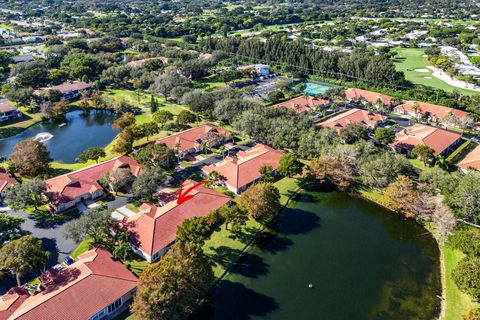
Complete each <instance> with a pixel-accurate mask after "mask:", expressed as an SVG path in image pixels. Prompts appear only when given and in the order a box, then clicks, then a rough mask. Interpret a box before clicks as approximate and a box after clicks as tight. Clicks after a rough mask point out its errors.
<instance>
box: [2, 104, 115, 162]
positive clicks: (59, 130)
mask: <svg viewBox="0 0 480 320" xmlns="http://www.w3.org/2000/svg"><path fill="white" fill-rule="evenodd" d="M66 118H67V121H66V122H67V125H66V126H64V127H59V126H58V123H53V122H52V123H38V124H36V125H34V126H32V127H30V128H28V129H27V130H25V131H23V132H22V133H20V134H18V135H16V136H13V137H10V138H7V139H0V156H5V157H6V156H8V155H9V154H10V153H11V152H12V150H13V148H14V147H15V145H16V144H17V143H18V142H20V141H22V140H25V139H28V138H32V137H37V135H39V134H50V135H51V136H53V137H51V138H50V139H48V138H46V139H45V140H46V141H45V142H44V143H45V144H46V146H47V148H48V151H50V157H51V158H52V159H53V160H55V161H59V162H64V163H74V162H75V158H76V157H77V156H78V155H79V154H80V153H82V151H83V150H85V149H88V148H90V147H105V146H106V145H108V144H109V143H110V141H112V140H113V138H115V136H116V135H117V133H118V131H117V130H113V129H112V122H113V115H112V114H111V113H110V112H107V111H91V112H90V113H89V114H83V113H82V111H72V112H69V113H67V115H66ZM47 139H48V140H47Z"/></svg>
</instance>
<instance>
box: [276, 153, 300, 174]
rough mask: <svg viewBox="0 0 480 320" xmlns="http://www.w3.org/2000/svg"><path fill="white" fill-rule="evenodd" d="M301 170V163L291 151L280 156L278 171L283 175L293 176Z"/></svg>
mask: <svg viewBox="0 0 480 320" xmlns="http://www.w3.org/2000/svg"><path fill="white" fill-rule="evenodd" d="M300 170H301V164H300V162H298V160H297V157H296V156H295V155H294V154H293V153H287V154H284V155H283V156H282V157H281V158H280V163H279V167H278V172H279V173H280V174H281V175H282V176H285V177H293V176H294V175H296V174H297V173H299V172H300Z"/></svg>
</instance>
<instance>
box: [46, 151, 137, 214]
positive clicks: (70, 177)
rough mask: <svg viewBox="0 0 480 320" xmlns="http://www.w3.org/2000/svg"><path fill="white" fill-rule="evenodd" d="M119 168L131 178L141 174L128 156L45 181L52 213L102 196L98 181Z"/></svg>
mask: <svg viewBox="0 0 480 320" xmlns="http://www.w3.org/2000/svg"><path fill="white" fill-rule="evenodd" d="M120 168H126V169H129V170H130V173H131V174H132V175H133V176H135V177H136V176H138V175H139V174H140V173H141V172H142V168H141V166H140V164H139V163H138V162H137V161H135V160H134V159H133V158H130V157H128V156H120V157H117V158H114V159H112V160H109V161H105V162H102V163H98V164H95V165H93V166H90V167H87V168H84V169H81V170H78V171H74V172H71V173H67V174H64V175H61V176H58V177H55V178H51V179H48V180H45V184H46V186H47V190H46V191H45V194H46V196H47V197H48V198H49V200H50V207H51V208H52V210H53V211H55V212H59V211H63V210H67V209H70V208H73V207H75V206H76V205H77V204H78V203H80V202H82V201H86V200H95V199H98V198H99V197H101V196H103V195H104V189H103V187H102V186H101V185H100V183H99V181H100V179H101V178H102V177H103V176H104V174H106V173H109V172H110V173H111V172H113V171H115V170H118V169H120Z"/></svg>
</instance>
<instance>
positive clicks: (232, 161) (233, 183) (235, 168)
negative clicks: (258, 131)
mask: <svg viewBox="0 0 480 320" xmlns="http://www.w3.org/2000/svg"><path fill="white" fill-rule="evenodd" d="M282 155H283V152H282V151H279V150H275V149H273V148H270V147H268V146H266V145H263V144H257V145H255V146H254V147H252V148H251V149H248V150H247V151H240V152H238V153H237V155H236V156H233V157H226V158H225V159H224V160H223V161H222V162H219V163H216V164H212V165H210V166H207V167H204V168H203V169H202V170H203V172H205V173H206V174H209V173H211V172H213V171H216V172H218V173H219V174H220V176H222V180H223V183H224V184H225V186H226V187H227V189H228V190H230V191H232V192H235V193H236V194H240V193H241V192H243V191H245V190H246V189H247V188H248V187H249V186H251V185H252V184H253V183H255V182H257V181H258V180H259V179H260V178H261V175H260V168H261V167H262V166H271V167H272V168H273V169H274V170H276V169H278V167H279V165H280V158H281V157H282Z"/></svg>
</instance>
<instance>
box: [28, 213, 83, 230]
mask: <svg viewBox="0 0 480 320" xmlns="http://www.w3.org/2000/svg"><path fill="white" fill-rule="evenodd" d="M81 215H82V214H81V212H80V211H78V210H70V211H66V212H63V213H58V214H55V213H50V212H48V211H42V210H38V211H36V212H35V213H34V214H32V219H33V220H34V221H35V227H36V228H39V229H50V228H52V227H56V226H61V225H63V224H65V223H67V222H69V221H71V220H75V219H77V218H79V217H80V216H81Z"/></svg>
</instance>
